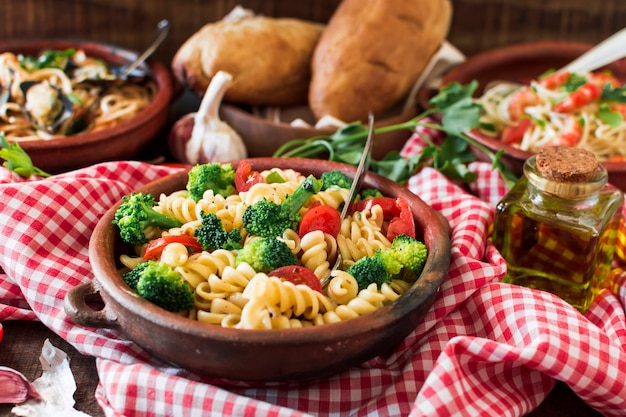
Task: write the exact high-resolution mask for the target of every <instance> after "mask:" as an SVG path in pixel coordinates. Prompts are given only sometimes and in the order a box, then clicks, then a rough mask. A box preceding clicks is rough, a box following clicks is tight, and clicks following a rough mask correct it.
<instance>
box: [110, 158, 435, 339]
mask: <svg viewBox="0 0 626 417" xmlns="http://www.w3.org/2000/svg"><path fill="white" fill-rule="evenodd" d="M210 164H217V165H220V167H219V169H215V168H217V167H211V169H208V168H207V167H206V166H203V165H196V166H194V167H193V168H191V171H190V175H189V178H190V181H195V180H196V179H197V178H200V179H201V182H202V183H203V184H205V186H206V188H207V189H206V190H201V188H198V184H187V188H193V189H194V192H197V191H198V190H201V191H202V193H201V194H198V198H199V196H200V195H202V198H199V200H198V201H195V200H194V199H192V198H190V197H189V195H188V191H187V190H177V191H174V192H172V193H170V194H168V195H165V194H163V195H160V196H159V197H158V199H154V197H153V196H149V195H148V196H147V195H144V194H141V193H133V194H131V195H129V196H126V197H124V201H123V202H122V204H121V205H120V207H119V208H118V210H117V212H116V214H115V219H114V221H113V222H114V224H116V225H117V226H118V228H119V229H120V236H122V237H124V236H127V237H129V239H130V237H132V241H130V240H129V241H128V242H129V243H132V244H133V245H134V249H135V250H134V253H132V254H131V253H126V254H124V255H121V257H120V262H121V263H122V265H123V267H122V268H121V269H120V273H121V274H122V277H123V278H124V281H125V282H126V283H127V284H128V285H129V286H130V287H131V288H132V289H135V288H136V287H137V286H139V285H141V284H140V283H141V281H142V279H144V278H143V277H144V272H143V271H144V270H146V271H149V272H150V274H151V276H150V277H151V278H152V279H154V276H153V275H154V271H159V270H163V271H168V273H167V279H170V278H171V279H172V280H173V281H176V285H182V286H186V287H188V288H189V289H190V290H191V292H190V293H188V292H186V291H180V293H181V294H183V296H185V297H191V299H186V300H182V301H180V302H177V303H172V302H171V298H172V297H174V295H172V294H169V295H165V294H161V293H157V294H147V295H146V297H145V298H148V299H149V300H150V301H153V300H156V301H153V302H155V304H157V305H159V304H158V302H157V301H158V300H162V299H165V298H168V299H170V303H169V305H175V306H179V305H188V304H187V303H190V305H192V308H191V309H188V310H182V311H181V310H170V311H173V312H174V313H177V314H181V315H184V316H186V317H188V318H190V319H193V320H197V321H200V322H203V323H207V324H211V325H217V326H222V327H232V328H237V329H286V328H301V327H309V326H318V325H326V324H329V323H335V322H339V321H343V320H348V319H350V318H354V317H358V316H361V315H364V314H372V313H375V311H376V310H378V309H380V308H382V307H383V306H385V305H387V304H389V303H392V302H394V301H395V300H396V299H397V298H398V297H400V296H402V294H404V293H406V292H407V291H408V290H409V288H410V287H411V285H412V283H413V282H414V281H415V280H416V279H417V278H418V277H419V275H420V273H421V271H422V269H423V267H424V264H425V262H426V257H427V250H426V246H425V245H424V243H423V242H421V241H420V240H418V238H417V237H416V236H415V225H414V223H413V218H412V215H411V214H410V212H407V211H406V210H408V205H407V204H406V202H404V201H401V199H399V198H398V199H396V198H390V197H380V196H377V197H374V198H373V199H370V198H366V199H364V200H362V201H360V202H357V203H355V204H353V205H351V212H350V214H349V215H348V216H347V218H346V219H345V220H344V221H343V223H340V219H339V214H338V211H339V210H340V209H341V208H342V207H343V205H344V204H346V203H347V202H346V201H345V198H346V197H347V194H348V193H347V192H348V189H347V188H345V187H339V186H338V185H336V184H335V185H332V184H328V183H327V184H325V187H323V185H324V184H323V180H322V179H318V178H315V177H314V176H312V175H309V176H304V175H301V174H299V173H297V172H295V171H293V170H279V169H276V170H268V171H262V172H252V173H247V174H246V175H247V176H246V177H245V178H240V177H238V175H231V174H233V173H234V172H235V169H234V167H232V165H230V164H220V163H210ZM205 165H207V164H205ZM194 170H195V172H193V173H192V171H194ZM200 172H203V173H204V174H202V175H198V174H199V173H200ZM208 172H212V173H213V174H211V175H217V176H218V177H219V176H223V177H222V178H218V177H211V178H209V177H207V176H206V175H205V174H206V173H208ZM246 172H248V171H246ZM248 175H250V177H248ZM225 178H227V179H226V180H225V181H221V180H224V179H225ZM249 178H254V181H255V183H254V184H250V183H249V181H248V180H249ZM218 184H219V186H218ZM244 184H245V186H244ZM344 185H345V184H344ZM212 186H213V187H214V188H211V187H212ZM348 186H349V185H348ZM217 190H222V192H223V190H233V191H232V193H230V194H229V195H222V194H219V193H217V192H216V191H217ZM329 196H332V198H331V197H329ZM338 196H342V197H343V199H342V201H339V198H338ZM314 197H317V198H314ZM324 202H329V204H328V205H326V204H324ZM363 203H365V205H363ZM259 204H260V205H263V207H264V208H267V210H268V211H271V212H272V215H271V216H268V215H266V214H265V213H264V211H258V212H257V211H255V205H259ZM321 208H323V210H321ZM329 211H330V213H331V214H332V213H335V214H336V216H335V215H331V216H330V217H324V221H321V222H316V221H315V218H316V217H319V213H325V215H327V214H328V213H329ZM152 212H153V213H156V214H149V213H152ZM307 213H308V214H309V215H307ZM311 213H312V215H310V214H311ZM150 216H153V217H154V218H151V217H150ZM211 216H213V217H211ZM148 219H149V220H150V221H148ZM167 219H170V220H172V219H173V221H175V222H176V224H175V225H172V224H171V223H168V221H167ZM329 219H330V220H329ZM407 219H410V220H409V221H408V223H407ZM391 222H394V224H395V225H396V227H395V228H394V233H395V234H396V235H397V230H398V227H400V228H404V229H403V230H405V231H406V234H399V235H397V236H391V235H390V236H387V235H386V229H387V225H388V224H389V223H391ZM402 222H405V223H404V224H403V223H402ZM303 223H307V225H306V226H303ZM333 223H334V224H333ZM250 225H252V226H253V227H258V228H259V230H264V228H272V230H273V231H274V233H273V234H272V235H266V236H261V235H258V234H255V233H253V232H251V228H253V227H252V226H250ZM249 227H250V228H249ZM145 231H149V232H150V235H149V236H146V239H142V238H140V236H138V232H141V233H144V232H145ZM340 252H341V256H343V257H344V258H345V259H347V261H346V262H345V263H344V264H343V265H341V266H340V267H339V269H336V270H331V267H332V265H334V263H335V260H336V258H337V257H338V255H339V253H340ZM406 256H408V257H409V258H410V259H411V261H405V260H404V259H405V258H406ZM158 265H163V266H164V267H159V266H158ZM170 271H171V272H170ZM177 277H178V278H177ZM327 277H329V278H330V279H329V280H328V283H327V285H326V286H325V287H322V282H325V281H326V278H327ZM164 279H165V277H164ZM177 279H178V280H179V281H177ZM172 286H174V284H172ZM155 292H156V291H155ZM177 293H178V291H177ZM188 294H191V295H188ZM149 297H151V298H149Z"/></svg>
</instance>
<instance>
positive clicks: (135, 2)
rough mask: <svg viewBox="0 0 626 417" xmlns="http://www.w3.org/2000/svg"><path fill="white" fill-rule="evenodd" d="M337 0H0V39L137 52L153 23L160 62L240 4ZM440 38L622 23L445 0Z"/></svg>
mask: <svg viewBox="0 0 626 417" xmlns="http://www.w3.org/2000/svg"><path fill="white" fill-rule="evenodd" d="M339 1H340V0H309V1H304V0H298V1H293V0H240V1H235V0H176V1H171V0H150V1H143V0H2V1H0V16H2V25H0V39H8V38H32V37H80V38H88V39H93V40H98V41H104V42H108V43H113V44H116V45H119V46H123V47H126V48H130V49H135V50H139V49H142V48H143V47H144V46H145V45H146V44H147V43H148V42H149V41H150V39H151V34H152V31H153V30H154V27H155V25H156V24H157V22H158V21H160V20H161V19H169V20H170V23H171V31H170V35H169V37H168V39H167V40H166V41H165V43H164V44H163V45H162V47H161V48H160V49H159V50H158V51H157V53H156V54H155V57H156V58H157V59H159V60H161V61H162V62H164V63H169V62H171V58H172V57H173V55H174V53H175V52H176V50H177V49H178V47H179V46H180V45H181V44H182V43H183V42H184V41H185V40H186V39H187V38H188V37H189V36H190V35H191V34H192V33H194V32H195V31H196V30H198V29H199V28H200V27H201V26H202V25H204V24H205V23H208V22H212V21H215V20H219V19H220V18H222V17H223V16H224V15H225V14H227V13H228V12H229V11H230V10H232V9H233V7H235V5H237V4H241V5H242V6H244V7H248V8H251V9H252V10H254V11H255V12H257V13H260V14H265V15H270V16H291V17H298V18H303V19H309V20H314V21H319V22H326V21H327V20H328V18H329V17H330V16H331V15H332V13H333V11H334V9H335V7H336V6H337V4H339ZM452 3H453V8H454V16H453V21H452V26H451V30H450V34H449V37H448V39H449V40H450V41H451V42H452V43H453V44H454V45H456V46H457V47H458V48H459V49H460V50H461V51H462V52H463V53H465V54H466V55H471V54H474V53H476V52H479V51H482V50H486V49H490V48H493V47H497V46H503V45H508V44H512V43H517V42H524V41H534V40H571V41H581V42H598V41H600V40H602V39H604V38H606V37H608V36H609V35H611V34H612V33H614V32H616V31H618V30H619V29H622V28H623V27H625V26H626V2H625V1H623V0H601V1H589V0H550V1H545V0H452Z"/></svg>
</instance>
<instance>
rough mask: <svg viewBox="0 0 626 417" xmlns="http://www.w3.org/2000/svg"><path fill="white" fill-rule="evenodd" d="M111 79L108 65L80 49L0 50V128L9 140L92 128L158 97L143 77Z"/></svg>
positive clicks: (133, 112)
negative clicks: (24, 52) (32, 52)
mask: <svg viewBox="0 0 626 417" xmlns="http://www.w3.org/2000/svg"><path fill="white" fill-rule="evenodd" d="M111 78H113V75H112V73H111V71H110V69H109V68H108V66H107V64H106V63H105V62H104V61H102V60H101V59H97V58H94V57H91V56H88V55H87V54H86V53H85V51H83V50H75V49H67V50H63V51H44V52H42V53H41V54H40V55H38V56H23V55H19V54H17V55H16V54H14V53H11V52H4V53H0V132H4V133H5V135H6V138H7V139H9V140H11V141H29V140H48V139H53V138H58V137H66V136H71V135H74V134H77V133H81V132H95V131H99V130H102V129H106V128H109V127H112V126H115V125H117V124H119V123H121V122H123V121H125V120H128V119H130V118H132V117H134V116H135V115H136V114H138V113H139V112H140V111H141V110H143V109H144V108H145V107H147V106H148V104H150V102H152V100H153V99H154V97H155V96H156V93H157V86H156V83H155V82H153V81H151V80H148V79H147V78H146V77H139V78H137V79H127V80H123V81H118V80H115V81H111ZM131 78H132V77H131ZM144 78H145V79H144Z"/></svg>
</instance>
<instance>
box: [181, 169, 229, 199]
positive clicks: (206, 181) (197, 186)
mask: <svg viewBox="0 0 626 417" xmlns="http://www.w3.org/2000/svg"><path fill="white" fill-rule="evenodd" d="M188 177H189V178H188V180H187V191H188V193H189V197H190V198H192V199H194V201H199V200H200V199H201V198H202V195H203V194H204V192H205V191H206V190H213V192H214V193H215V194H221V195H223V196H228V195H231V194H232V193H234V192H235V170H234V168H233V164H221V163H219V162H210V163H208V164H198V165H194V166H193V168H191V169H190V170H189V173H188Z"/></svg>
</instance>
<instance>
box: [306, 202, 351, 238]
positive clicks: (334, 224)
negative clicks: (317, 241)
mask: <svg viewBox="0 0 626 417" xmlns="http://www.w3.org/2000/svg"><path fill="white" fill-rule="evenodd" d="M339 229H341V215H340V214H339V212H338V211H337V210H336V209H335V208H333V207H331V206H324V205H315V206H312V207H311V208H309V210H307V212H306V213H304V215H303V216H302V220H300V227H299V229H298V234H299V235H300V237H302V236H304V235H306V234H307V233H309V232H312V231H314V230H321V231H322V232H324V233H328V234H329V235H332V236H333V237H337V235H338V234H339Z"/></svg>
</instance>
